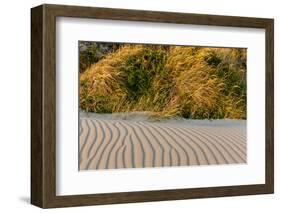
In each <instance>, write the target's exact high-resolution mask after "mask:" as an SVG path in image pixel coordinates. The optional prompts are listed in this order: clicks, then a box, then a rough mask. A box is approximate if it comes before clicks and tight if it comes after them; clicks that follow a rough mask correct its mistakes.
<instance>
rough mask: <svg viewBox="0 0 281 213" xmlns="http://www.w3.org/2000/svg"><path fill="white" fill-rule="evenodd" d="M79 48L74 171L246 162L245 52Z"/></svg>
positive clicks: (100, 45) (84, 44)
mask: <svg viewBox="0 0 281 213" xmlns="http://www.w3.org/2000/svg"><path fill="white" fill-rule="evenodd" d="M78 48H79V71H78V72H79V82H78V84H79V144H78V146H79V162H78V165H79V170H80V171H81V170H104V169H127V168H128V169H133V168H153V167H154V168H156V167H176V166H200V165H205V166H207V165H226V164H245V163H247V128H246V126H247V125H246V124H247V78H246V76H247V48H231V47H200V46H180V45H161V44H131V43H110V42H95V41H79V42H78Z"/></svg>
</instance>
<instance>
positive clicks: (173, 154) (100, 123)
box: [79, 117, 247, 170]
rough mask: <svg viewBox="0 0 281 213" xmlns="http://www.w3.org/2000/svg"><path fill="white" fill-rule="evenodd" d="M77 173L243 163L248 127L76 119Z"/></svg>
mask: <svg viewBox="0 0 281 213" xmlns="http://www.w3.org/2000/svg"><path fill="white" fill-rule="evenodd" d="M79 134H80V142H79V151H80V152H79V168H80V170H93V169H116V168H144V167H167V166H187V165H211V164H234V163H246V158H247V154H246V147H247V146H246V122H245V121H237V122H232V121H228V120H222V121H221V120H220V121H203V122H198V121H194V122H148V121H143V120H121V119H119V120H118V119H104V118H102V117H97V118H94V117H82V118H80V133H79Z"/></svg>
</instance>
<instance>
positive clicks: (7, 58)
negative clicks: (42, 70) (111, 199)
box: [0, 0, 281, 213]
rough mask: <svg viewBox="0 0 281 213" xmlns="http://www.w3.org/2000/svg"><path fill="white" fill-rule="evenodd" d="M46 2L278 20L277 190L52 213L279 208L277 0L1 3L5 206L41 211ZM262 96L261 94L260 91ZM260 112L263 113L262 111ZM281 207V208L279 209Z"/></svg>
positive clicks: (1, 206)
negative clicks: (41, 52)
mask: <svg viewBox="0 0 281 213" xmlns="http://www.w3.org/2000/svg"><path fill="white" fill-rule="evenodd" d="M42 3H55V4H71V5H86V6H100V7H114V8H131V9H145V10H161V11H174V12H188V13H208V14H220V15H236V16H252V17H269V18H274V19H275V91H276V92H275V150H276V151H275V162H276V164H275V179H276V181H275V194H274V195H257V196H242V197H228V198H208V199H195V200H183V201H167V202H154V203H138V204H122V205H109V206H95V207H77V208H68V209H65V208H61V209H52V210H50V212H54V211H57V212H64V211H67V210H68V211H69V212H77V211H79V212H93V211H95V212H99V213H100V212H112V211H115V212H121V211H122V212H124V213H126V212H130V213H131V212H136V211H139V212H141V211H144V212H146V211H157V212H171V211H172V212H207V211H210V212H215V211H216V212H217V213H219V212H228V213H231V212H235V213H237V212H245V211H249V212H258V211H260V212H265V211H266V212H278V210H277V209H278V207H279V206H280V198H281V192H280V190H281V185H280V182H279V180H278V179H280V171H281V170H280V163H279V162H280V161H281V155H280V154H281V151H280V148H281V146H280V144H279V143H280V142H281V140H280V139H281V133H280V130H281V129H280V128H281V126H280V125H281V123H280V121H281V113H280V105H281V96H280V93H279V91H281V84H280V80H281V76H280V72H279V70H280V68H281V65H280V62H279V61H278V60H277V59H278V58H280V57H281V52H280V51H281V49H280V30H281V13H280V8H281V7H280V5H278V4H279V1H277V0H266V1H265V0H263V1H258V0H256V1H251V0H248V1H246V0H235V1H234V0H233V1H229V0H184V1H183V0H169V1H165V0H139V1H133V0H119V1H114V0H96V1H94V0H92V1H84V2H82V1H75V0H60V1H51V0H50V1H48V2H43V1H39V0H25V1H15V0H8V1H1V4H0V16H1V18H0V23H1V24H0V26H1V28H0V29H1V32H0V38H1V39H0V54H1V57H0V62H1V63H0V72H1V77H0V95H1V98H0V100H1V104H0V125H1V127H0V137H1V140H0V143H1V148H0V158H1V159H0V165H1V167H0V168H1V175H0V211H1V212H12V211H14V210H15V211H16V210H19V211H21V212H39V211H42V210H41V209H39V208H36V207H33V206H31V205H30V204H29V192H30V190H29V189H30V175H29V174H30V8H31V7H33V6H37V5H39V4H42ZM257 95H258V94H257ZM257 116H258V115H257ZM279 212H280V210H279Z"/></svg>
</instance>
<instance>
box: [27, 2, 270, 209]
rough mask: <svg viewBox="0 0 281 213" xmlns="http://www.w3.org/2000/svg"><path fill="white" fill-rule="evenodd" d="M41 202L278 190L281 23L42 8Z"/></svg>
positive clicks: (38, 22) (34, 106)
mask: <svg viewBox="0 0 281 213" xmlns="http://www.w3.org/2000/svg"><path fill="white" fill-rule="evenodd" d="M31 27H32V28H31V84H32V85H31V88H32V89H31V114H32V117H31V203H32V204H34V205H36V206H39V207H42V208H52V207H66V206H80V205H98V204H114V203H130V202H146V201H161V200H177V199H190V198H207V197H219V196H237V195H252V194H266V193H273V191H274V160H273V159H274V153H273V145H274V143H273V141H274V137H273V136H274V99H273V97H274V31H273V29H274V22H273V19H265V18H249V17H233V16H217V15H199V14H186V13H170V12H155V11H139V10H125V9H110V8H93V7H78V6H65V5H46V4H45V5H41V6H38V7H35V8H32V9H31Z"/></svg>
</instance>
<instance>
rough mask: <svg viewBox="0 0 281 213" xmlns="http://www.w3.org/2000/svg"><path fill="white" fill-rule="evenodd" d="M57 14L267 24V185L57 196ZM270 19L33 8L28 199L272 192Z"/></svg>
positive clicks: (99, 200) (47, 204)
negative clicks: (29, 191)
mask: <svg viewBox="0 0 281 213" xmlns="http://www.w3.org/2000/svg"><path fill="white" fill-rule="evenodd" d="M56 17H75V18H93V19H111V20H126V21H144V22H159V23H161V22H162V23H177V24H194V25H209V26H229V27H247V28H261V29H265V34H266V38H265V39H266V41H265V44H266V53H265V56H266V57H265V61H266V68H265V70H266V73H265V75H266V119H265V123H266V137H265V143H266V146H265V147H266V149H265V156H266V159H265V160H266V163H265V171H266V172H265V174H266V176H265V184H256V185H239V186H237V185H236V186H221V187H207V188H192V189H171V190H158V191H140V192H122V193H105V194H87V195H69V196H57V195H56V55H55V54H56V41H55V38H56ZM273 150H274V20H273V19H264V18H248V17H232V16H216V15H199V14H185V13H170V12H154V11H139V10H125V9H109V8H93V7H79V6H63V5H41V6H38V7H35V8H32V9H31V203H32V204H33V205H36V206H39V207H42V208H52V207H67V206H83V205H99V204H114V203H132V202H147V201H161V200H178V199H190V198H207V197H219V196H237V195H252V194H268V193H273V191H274V152H273Z"/></svg>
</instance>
